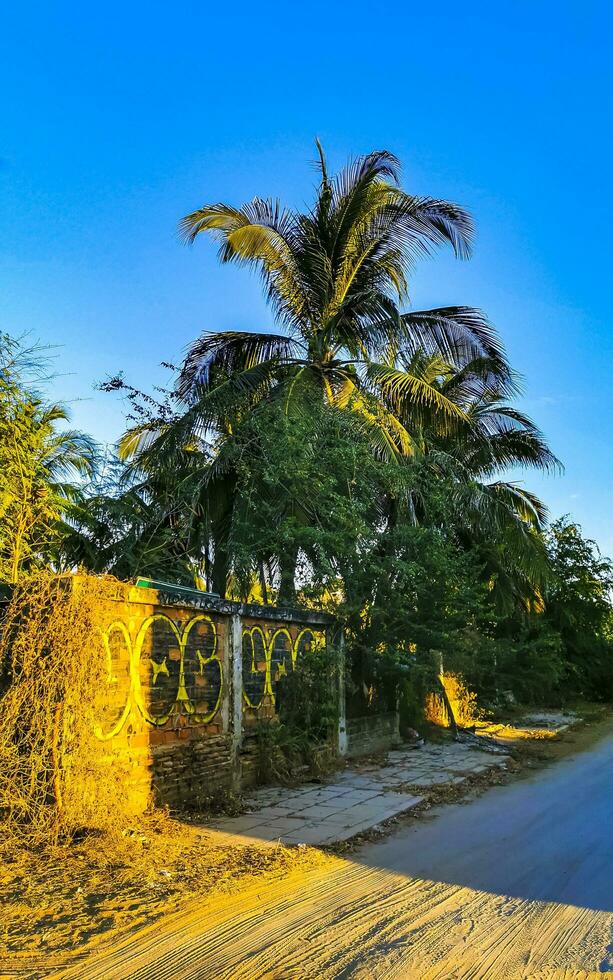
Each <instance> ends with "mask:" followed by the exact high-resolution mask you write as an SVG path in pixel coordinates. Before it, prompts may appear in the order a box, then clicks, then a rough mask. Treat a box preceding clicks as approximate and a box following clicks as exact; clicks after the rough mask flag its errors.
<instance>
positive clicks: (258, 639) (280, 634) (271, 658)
mask: <svg viewBox="0 0 613 980" xmlns="http://www.w3.org/2000/svg"><path fill="white" fill-rule="evenodd" d="M314 639H315V637H314V633H313V631H312V630H310V629H303V630H301V632H300V633H298V635H297V637H296V638H295V639H292V636H291V633H290V632H289V630H288V629H286V628H285V627H281V628H280V629H277V630H274V631H272V630H271V631H270V635H269V639H268V641H267V640H266V637H265V635H264V630H263V629H262V627H261V626H252V627H251V628H250V629H245V630H243V699H244V701H245V704H246V705H247V706H248V707H249V708H253V709H255V710H257V709H258V708H260V707H261V706H262V703H263V701H264V698H265V696H266V695H268V697H269V699H270V701H269V703H270V704H272V705H274V704H275V702H276V695H275V690H274V688H275V686H276V683H277V682H278V681H279V680H280V679H281V678H282V677H284V676H286V675H287V674H288V673H289V671H293V670H294V668H295V666H296V661H297V660H298V657H299V655H300V654H301V653H303V652H306V650H308V649H309V648H310V645H311V643H313V641H314Z"/></svg>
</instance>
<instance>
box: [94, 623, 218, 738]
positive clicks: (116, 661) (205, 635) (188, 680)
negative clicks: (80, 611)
mask: <svg viewBox="0 0 613 980" xmlns="http://www.w3.org/2000/svg"><path fill="white" fill-rule="evenodd" d="M164 633H165V634H166V635H165V636H164ZM156 634H157V638H158V639H160V640H165V641H166V642H165V643H164V642H163V643H161V644H159V643H158V646H159V645H161V646H162V650H159V651H158V650H156V644H155V640H156ZM147 639H149V640H150V643H151V647H152V650H151V652H150V653H146V652H145V655H143V653H144V647H145V641H146V640H147ZM117 641H119V643H120V647H121V646H123V648H124V649H123V650H120V653H119V655H116V656H114V654H113V647H114V646H115V645H116V642H117ZM205 641H206V642H205ZM102 642H103V644H104V649H105V652H106V657H107V664H108V683H109V686H110V688H111V689H113V688H114V689H115V691H116V693H117V695H118V697H119V700H122V699H123V695H124V694H125V702H124V703H123V705H122V706H121V707H119V706H118V707H116V710H115V717H114V718H112V719H110V720H109V719H107V723H106V724H104V725H103V724H98V725H97V726H96V729H95V732H96V736H97V737H98V738H99V739H102V740H107V739H110V738H113V737H114V736H115V735H117V734H119V732H120V731H121V729H122V728H123V726H124V724H125V722H126V720H127V718H128V716H129V714H130V710H131V708H132V707H133V706H135V707H136V708H137V709H138V711H139V712H140V714H141V715H142V716H143V718H145V720H146V721H147V722H148V723H149V724H151V725H156V726H159V725H164V724H165V723H166V722H167V721H168V720H169V718H170V717H171V715H172V714H173V713H175V712H176V711H177V710H182V711H183V712H184V713H185V714H187V715H189V716H190V717H191V718H192V719H193V720H194V721H195V722H197V723H199V724H206V723H207V722H209V721H211V720H212V719H213V718H214V717H215V715H216V714H217V712H218V711H219V707H220V705H221V699H222V692H223V682H224V678H223V665H222V662H221V660H220V658H219V656H218V653H217V630H216V628H215V623H214V622H213V621H212V619H211V618H210V616H205V615H204V614H200V615H198V616H194V617H193V618H192V619H190V620H189V622H188V623H187V624H186V626H185V628H184V629H183V630H181V629H180V628H179V627H178V626H177V625H176V623H174V622H173V620H171V619H170V618H169V617H168V616H166V615H165V614H164V613H155V614H154V615H152V616H148V617H147V619H145V620H143V622H142V623H141V625H140V627H139V630H138V632H137V634H136V637H135V639H134V641H132V636H131V634H130V631H129V630H128V628H127V626H126V625H125V623H123V622H121V620H117V621H116V622H114V623H111V625H110V626H109V627H108V628H107V629H106V630H105V631H104V632H103V633H102ZM149 667H150V674H149V673H148V668H149ZM120 670H121V671H123V678H122V677H120V676H119V673H120ZM143 674H145V675H146V676H143ZM147 675H148V676H147ZM122 680H123V689H121V688H120V684H121V681H122ZM211 695H212V697H211ZM211 700H212V704H211V703H210V701H211Z"/></svg>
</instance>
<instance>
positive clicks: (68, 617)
mask: <svg viewBox="0 0 613 980" xmlns="http://www.w3.org/2000/svg"><path fill="white" fill-rule="evenodd" d="M119 588H121V585H120V583H118V582H116V581H115V580H113V579H104V578H99V577H97V576H91V575H83V576H80V577H79V580H78V582H77V583H75V579H74V577H73V576H70V575H66V576H57V575H52V574H50V573H48V572H43V571H39V572H37V573H36V575H35V576H32V577H31V578H26V579H24V580H23V581H22V582H21V583H20V584H19V586H18V587H17V588H16V589H15V592H14V594H13V597H12V599H11V602H10V605H9V607H8V610H7V611H6V614H5V616H4V618H3V620H2V623H1V624H0V674H1V678H2V686H3V688H4V693H3V696H2V699H1V701H0V816H1V818H2V820H3V828H4V839H5V840H6V838H7V837H9V836H14V837H15V838H16V839H17V840H23V839H24V838H26V839H27V843H28V845H29V846H33V845H35V844H38V845H40V846H44V845H45V844H49V843H52V842H53V843H57V842H58V841H59V840H60V839H61V838H62V837H64V838H66V837H69V836H70V835H71V834H73V833H74V832H75V831H77V830H79V829H80V828H83V827H89V828H92V827H95V828H99V829H103V828H105V827H112V826H113V825H114V824H115V823H116V821H117V819H120V818H121V816H122V815H123V813H124V812H125V810H126V806H127V804H126V799H125V796H126V792H125V787H126V781H125V778H124V777H125V774H124V772H123V771H122V769H121V767H120V766H118V765H117V766H109V765H108V763H107V761H106V760H105V758H104V753H103V751H102V746H101V743H100V741H99V740H98V739H96V737H95V734H94V730H95V723H96V719H97V718H98V717H99V713H100V712H101V711H103V710H104V707H105V706H104V703H103V702H104V697H105V693H106V680H107V675H108V670H109V664H108V659H107V654H106V651H105V649H104V646H103V643H102V637H101V625H102V621H103V616H104V609H105V603H106V601H107V600H108V599H109V598H111V597H112V596H113V595H115V594H116V592H117V590H118V589H119Z"/></svg>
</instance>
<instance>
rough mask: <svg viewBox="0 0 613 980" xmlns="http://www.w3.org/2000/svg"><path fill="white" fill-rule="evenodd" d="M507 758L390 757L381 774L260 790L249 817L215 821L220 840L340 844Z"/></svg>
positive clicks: (423, 752)
mask: <svg viewBox="0 0 613 980" xmlns="http://www.w3.org/2000/svg"><path fill="white" fill-rule="evenodd" d="M505 765H506V756H501V755H496V756H494V755H491V754H490V753H487V752H481V751H478V750H475V749H473V748H471V747H469V746H467V745H462V744H458V743H452V744H445V745H425V746H422V747H421V748H418V749H415V748H407V749H399V750H396V751H393V752H389V753H388V756H387V764H386V765H383V766H381V764H377V765H368V764H366V765H364V764H359V763H354V764H350V765H349V766H348V767H347V768H346V769H345V770H344V771H343V772H342V773H340V774H335V775H334V776H333V777H332V778H331V779H330V780H329V781H328V782H326V783H307V784H305V785H303V786H299V787H296V788H293V789H288V788H287V787H283V786H271V787H264V788H262V789H257V790H254V791H253V792H252V793H251V794H250V795H249V797H248V798H247V801H246V802H247V805H248V806H249V811H248V812H247V813H244V814H242V815H241V816H240V817H225V818H220V819H217V820H213V821H211V823H210V826H211V827H212V828H213V829H214V830H217V831H219V832H221V833H224V834H229V835H240V836H241V837H243V838H245V837H247V838H252V839H255V840H259V841H269V842H277V841H280V842H281V843H283V844H288V845H289V844H312V845H326V844H328V845H329V844H336V843H340V842H341V841H346V840H350V839H351V838H352V837H355V836H357V835H358V834H362V833H364V832H365V831H367V830H371V829H372V828H374V827H376V826H377V825H379V824H381V823H383V822H384V821H386V820H390V819H391V818H392V817H397V816H398V815H399V814H401V813H406V812H407V811H409V810H412V809H413V808H414V807H416V806H417V805H418V804H419V803H421V802H422V799H423V797H422V796H419V795H418V794H419V791H420V789H425V788H428V787H432V786H438V785H443V784H450V783H462V782H464V780H465V779H467V778H468V777H469V776H473V775H475V774H478V773H485V772H487V771H488V770H490V769H495V768H500V767H504V766H505Z"/></svg>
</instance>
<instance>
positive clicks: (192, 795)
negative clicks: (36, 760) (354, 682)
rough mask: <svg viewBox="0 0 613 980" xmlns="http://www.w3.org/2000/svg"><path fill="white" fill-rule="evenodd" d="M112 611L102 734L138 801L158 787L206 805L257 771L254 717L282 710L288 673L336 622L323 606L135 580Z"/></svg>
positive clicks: (179, 801)
mask: <svg viewBox="0 0 613 980" xmlns="http://www.w3.org/2000/svg"><path fill="white" fill-rule="evenodd" d="M105 620H106V623H107V625H106V628H105V630H104V631H103V636H102V643H103V645H104V648H105V651H106V656H107V660H108V682H107V689H106V690H105V691H104V692H102V693H103V697H101V703H102V704H103V708H102V710H101V711H100V713H99V717H98V721H97V728H96V735H97V737H98V739H99V740H100V749H101V752H103V753H104V754H105V755H106V757H107V759H108V762H109V764H110V765H112V764H116V765H121V767H122V768H123V769H125V770H126V772H127V773H128V774H129V775H128V779H129V783H130V794H131V797H132V803H133V806H134V808H135V809H137V810H138V809H141V810H142V809H143V808H144V807H145V806H146V805H147V804H148V802H149V800H150V799H151V796H153V797H154V799H155V801H156V802H158V803H168V804H170V805H171V806H176V805H183V806H190V805H191V806H199V805H203V804H206V801H207V800H208V799H210V798H211V797H214V796H215V795H216V794H218V793H220V792H224V791H228V790H233V791H238V790H239V789H240V788H241V786H243V785H246V784H249V783H250V782H252V781H253V779H254V776H255V753H254V733H255V728H256V726H257V722H258V719H268V720H270V721H274V718H275V715H276V701H277V697H278V693H279V689H280V685H282V683H283V678H284V676H286V675H287V674H288V673H290V672H293V671H299V670H300V664H301V661H302V660H303V659H304V658H305V657H308V655H309V652H310V649H311V645H312V644H313V643H325V642H326V637H327V633H328V631H329V629H330V626H331V620H330V618H329V617H327V616H325V615H323V614H320V613H317V612H309V611H306V610H304V611H303V610H291V609H281V608H276V607H268V606H252V605H247V604H240V603H233V602H228V601H225V600H220V599H216V598H215V597H209V596H206V595H204V594H199V593H197V592H195V591H192V590H185V591H184V592H183V593H181V592H178V593H175V592H158V591H156V590H153V589H142V588H135V587H128V586H126V587H125V588H124V589H122V590H121V595H120V596H119V595H118V598H117V599H116V600H114V601H110V602H109V603H108V609H105Z"/></svg>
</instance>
